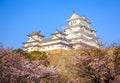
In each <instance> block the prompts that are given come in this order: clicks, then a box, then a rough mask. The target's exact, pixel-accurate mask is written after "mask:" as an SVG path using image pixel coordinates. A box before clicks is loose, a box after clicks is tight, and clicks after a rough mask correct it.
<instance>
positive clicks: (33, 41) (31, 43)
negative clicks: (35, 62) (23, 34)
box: [23, 31, 44, 52]
mask: <svg viewBox="0 0 120 83" xmlns="http://www.w3.org/2000/svg"><path fill="white" fill-rule="evenodd" d="M27 36H28V37H29V39H28V41H27V42H24V43H23V44H24V46H23V48H24V50H25V51H28V52H30V51H34V50H39V48H40V41H42V40H43V37H44V36H43V35H42V33H41V32H40V31H39V32H32V33H31V34H29V35H27Z"/></svg>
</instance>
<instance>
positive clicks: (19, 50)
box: [13, 48, 28, 56]
mask: <svg viewBox="0 0 120 83" xmlns="http://www.w3.org/2000/svg"><path fill="white" fill-rule="evenodd" d="M13 52H15V53H19V54H20V55H23V56H27V55H28V53H27V52H25V51H24V50H22V49H21V48H18V49H15V50H13Z"/></svg>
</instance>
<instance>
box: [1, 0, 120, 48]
mask: <svg viewBox="0 0 120 83" xmlns="http://www.w3.org/2000/svg"><path fill="white" fill-rule="evenodd" d="M73 11H75V12H76V13H78V14H79V15H81V16H85V17H87V18H88V19H89V20H91V22H92V24H91V27H92V29H95V30H96V31H97V35H98V36H99V38H100V39H99V41H100V42H101V41H102V42H108V43H111V42H113V41H115V42H118V41H120V0H0V42H2V43H3V44H4V45H5V46H6V47H12V48H21V47H22V42H25V41H27V40H28V37H27V36H26V35H27V34H29V33H31V32H33V31H38V30H41V31H42V33H43V34H44V35H45V36H46V38H49V37H51V33H53V32H54V31H55V30H56V29H58V30H61V28H62V27H64V26H67V22H65V20H66V19H68V18H70V16H71V15H72V13H73Z"/></svg>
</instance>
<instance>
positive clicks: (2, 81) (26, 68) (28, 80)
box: [0, 47, 58, 83]
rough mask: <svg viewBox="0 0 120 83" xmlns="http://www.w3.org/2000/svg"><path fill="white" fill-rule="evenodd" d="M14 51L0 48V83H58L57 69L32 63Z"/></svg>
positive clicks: (37, 61) (38, 62)
mask: <svg viewBox="0 0 120 83" xmlns="http://www.w3.org/2000/svg"><path fill="white" fill-rule="evenodd" d="M22 56H23V55H20V53H15V52H13V50H12V49H9V48H3V47H0V83H44V82H49V83H56V79H57V78H58V74H57V71H56V68H55V67H52V66H51V67H50V66H47V67H46V66H44V65H43V64H42V63H41V61H40V60H35V61H30V60H29V59H25V58H24V57H22Z"/></svg>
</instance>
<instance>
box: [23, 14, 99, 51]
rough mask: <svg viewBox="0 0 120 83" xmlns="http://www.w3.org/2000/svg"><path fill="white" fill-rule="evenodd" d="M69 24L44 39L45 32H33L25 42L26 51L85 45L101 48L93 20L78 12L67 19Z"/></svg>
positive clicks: (66, 48) (67, 48) (72, 47)
mask: <svg viewBox="0 0 120 83" xmlns="http://www.w3.org/2000/svg"><path fill="white" fill-rule="evenodd" d="M67 22H68V26H66V27H64V31H63V32H61V31H59V30H56V31H55V32H54V33H52V38H50V39H43V37H44V36H43V34H42V33H41V32H40V31H39V32H32V33H31V34H29V35H28V37H29V40H28V41H27V42H24V43H23V44H24V46H23V48H24V50H25V51H28V52H30V51H34V50H39V51H48V50H55V49H64V50H70V49H80V48H82V46H83V45H86V46H92V47H97V48H99V46H100V44H99V42H98V37H97V36H96V31H95V30H93V29H91V28H90V24H91V22H90V21H89V20H88V19H86V18H85V17H83V16H79V15H78V14H76V13H73V15H72V16H71V17H70V18H69V19H68V20H67Z"/></svg>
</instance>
